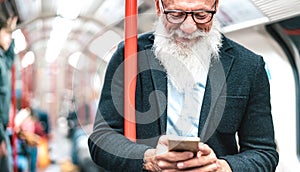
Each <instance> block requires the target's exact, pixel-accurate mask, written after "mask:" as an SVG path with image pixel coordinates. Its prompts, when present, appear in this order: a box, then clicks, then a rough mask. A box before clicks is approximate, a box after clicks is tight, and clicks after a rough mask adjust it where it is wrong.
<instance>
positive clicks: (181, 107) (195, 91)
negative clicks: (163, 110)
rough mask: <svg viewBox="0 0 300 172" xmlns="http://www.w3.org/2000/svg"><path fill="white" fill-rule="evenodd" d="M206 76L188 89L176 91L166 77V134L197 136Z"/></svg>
mask: <svg viewBox="0 0 300 172" xmlns="http://www.w3.org/2000/svg"><path fill="white" fill-rule="evenodd" d="M205 85H206V77H205V78H203V79H200V78H199V81H198V82H197V83H196V84H195V86H194V87H193V88H191V89H190V90H188V91H184V92H178V91H177V90H176V88H175V87H174V85H173V84H172V82H171V81H170V80H169V79H168V107H167V134H170V135H178V136H189V137H197V136H198V128H199V119H200V111H201V106H202V102H203V96H204V91H205Z"/></svg>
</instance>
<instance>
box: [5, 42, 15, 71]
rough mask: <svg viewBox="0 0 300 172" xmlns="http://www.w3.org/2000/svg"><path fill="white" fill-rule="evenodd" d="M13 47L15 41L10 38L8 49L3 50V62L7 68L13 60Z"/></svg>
mask: <svg viewBox="0 0 300 172" xmlns="http://www.w3.org/2000/svg"><path fill="white" fill-rule="evenodd" d="M14 48H15V41H14V40H12V42H11V44H10V46H9V48H8V50H7V51H6V52H5V57H6V59H5V62H6V66H7V68H8V69H10V68H11V67H12V65H13V63H14V60H15V52H14Z"/></svg>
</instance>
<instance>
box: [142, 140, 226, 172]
mask: <svg viewBox="0 0 300 172" xmlns="http://www.w3.org/2000/svg"><path fill="white" fill-rule="evenodd" d="M144 157H145V161H146V163H145V167H146V168H145V169H147V170H149V171H195V172H196V171H201V172H210V171H213V172H231V169H230V166H229V165H228V163H227V162H226V161H225V160H221V159H217V157H216V155H215V153H214V151H213V150H212V149H211V148H210V147H209V146H208V145H206V144H204V143H200V144H199V146H198V153H197V156H195V157H194V154H193V153H192V152H174V151H168V136H162V137H160V139H159V141H158V144H157V147H156V149H149V150H147V151H146V152H145V156H144ZM147 165H148V166H147ZM147 167H148V168H147Z"/></svg>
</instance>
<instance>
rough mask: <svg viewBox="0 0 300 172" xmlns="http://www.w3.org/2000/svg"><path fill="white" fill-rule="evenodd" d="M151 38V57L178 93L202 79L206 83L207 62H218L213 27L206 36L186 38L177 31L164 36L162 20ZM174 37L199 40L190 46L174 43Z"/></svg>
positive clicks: (218, 36)
mask: <svg viewBox="0 0 300 172" xmlns="http://www.w3.org/2000/svg"><path fill="white" fill-rule="evenodd" d="M215 22H216V21H214V23H215ZM154 34H155V40H154V45H153V48H154V53H155V56H156V58H158V59H159V61H160V62H161V64H162V65H163V66H164V68H165V70H166V72H167V75H168V78H169V79H170V81H171V82H172V84H173V86H174V87H175V88H176V89H177V90H178V91H179V92H183V91H185V90H187V89H191V88H193V87H194V86H195V84H196V82H199V80H200V79H201V78H202V79H203V77H205V79H206V77H207V73H208V70H209V66H210V62H211V59H216V60H218V59H219V48H220V47H221V46H222V38H221V33H220V32H219V29H218V24H217V23H216V24H213V26H212V28H211V30H210V32H208V33H206V32H202V31H200V30H198V31H196V32H194V33H193V34H190V35H187V34H185V33H183V32H182V31H181V30H179V29H177V30H172V31H169V33H168V31H167V30H166V29H165V27H164V25H163V22H162V17H159V20H158V23H157V25H156V29H155V33H154ZM174 34H176V35H178V36H180V37H183V38H188V39H192V38H199V39H198V40H197V41H196V42H193V43H178V42H176V41H175V39H174Z"/></svg>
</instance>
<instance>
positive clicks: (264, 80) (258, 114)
mask: <svg viewBox="0 0 300 172" xmlns="http://www.w3.org/2000/svg"><path fill="white" fill-rule="evenodd" d="M253 78H254V79H253V80H252V81H251V82H252V83H251V86H250V95H249V100H248V104H247V108H246V111H245V116H244V117H243V120H242V123H241V124H240V128H239V131H238V138H239V146H240V149H239V151H240V153H238V154H235V155H228V156H224V157H221V158H223V159H225V160H226V161H227V162H228V163H229V165H230V166H231V168H232V171H234V172H240V171H243V172H247V171H249V172H254V171H255V172H264V171H270V172H271V171H275V169H276V166H277V163H278V160H279V155H278V153H277V151H276V144H275V141H274V127H273V121H272V115H271V104H270V85H269V81H268V77H267V74H266V71H265V68H264V61H263V60H262V58H259V59H258V60H257V66H256V72H255V75H254V77H253Z"/></svg>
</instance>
